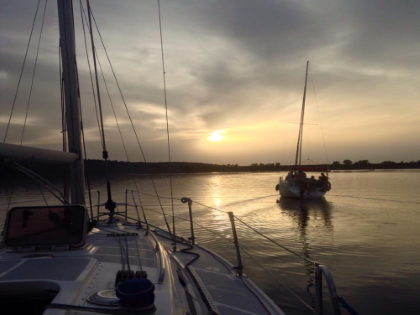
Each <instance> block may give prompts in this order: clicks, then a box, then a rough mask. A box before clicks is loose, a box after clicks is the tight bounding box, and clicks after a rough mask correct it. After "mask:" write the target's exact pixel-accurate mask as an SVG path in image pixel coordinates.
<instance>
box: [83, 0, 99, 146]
mask: <svg viewBox="0 0 420 315" xmlns="http://www.w3.org/2000/svg"><path fill="white" fill-rule="evenodd" d="M79 5H80V18H81V20H82V28H83V38H84V43H85V53H86V60H87V64H88V68H89V76H90V84H91V87H92V94H93V102H94V107H95V114H96V122H97V124H98V129H99V138H100V139H101V145H102V147H103V140H102V137H101V136H100V135H101V134H102V130H101V124H100V122H99V114H98V104H97V102H96V93H95V87H94V85H93V77H92V68H91V66H90V59H89V53H88V48H87V46H88V45H87V39H86V31H85V21H84V19H83V14H84V16H85V19H86V20H87V18H86V13H85V11H84V9H83V4H82V0H79ZM82 12H83V14H82ZM86 23H87V22H86ZM88 27H89V25H88ZM98 61H99V60H98Z"/></svg>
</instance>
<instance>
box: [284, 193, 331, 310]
mask: <svg viewBox="0 0 420 315" xmlns="http://www.w3.org/2000/svg"><path fill="white" fill-rule="evenodd" d="M279 206H280V208H281V210H282V211H283V212H284V213H285V214H286V215H287V216H290V217H291V218H292V220H293V222H294V225H295V226H296V229H297V231H298V233H299V239H300V242H301V243H302V251H301V254H302V256H303V257H305V258H307V259H309V260H312V257H311V256H310V252H311V250H312V249H313V247H312V246H311V243H312V242H311V241H310V240H311V239H312V238H310V237H308V230H309V231H311V227H310V225H311V222H312V224H314V222H315V221H316V223H315V224H316V226H317V228H316V230H317V231H318V229H319V228H321V229H323V230H324V231H327V233H332V232H333V228H334V227H333V224H332V219H331V211H332V209H333V206H332V204H331V203H330V202H328V201H327V200H326V199H325V198H319V199H317V200H301V199H291V198H280V200H279ZM318 222H323V224H319V223H318ZM312 245H313V244H312ZM304 268H305V275H306V277H307V279H306V280H307V287H306V291H307V293H308V295H309V299H310V300H311V301H312V303H313V304H315V299H316V297H315V296H314V294H313V293H312V292H313V288H314V286H315V283H316V280H315V274H316V267H315V266H314V265H313V264H311V263H310V262H308V261H305V263H304Z"/></svg>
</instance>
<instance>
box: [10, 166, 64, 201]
mask: <svg viewBox="0 0 420 315" xmlns="http://www.w3.org/2000/svg"><path fill="white" fill-rule="evenodd" d="M13 166H14V167H15V169H17V170H18V171H20V172H22V173H24V174H25V175H27V176H29V177H30V178H32V179H34V180H36V181H37V182H40V183H42V184H43V185H44V186H45V187H46V188H47V190H49V191H50V192H51V193H52V194H53V195H54V196H55V197H56V198H57V199H58V200H60V202H62V203H67V204H68V203H69V202H68V201H67V199H66V198H65V196H64V195H63V193H62V192H61V190H60V189H59V188H58V187H56V186H55V185H54V184H52V183H51V182H49V181H48V180H46V179H45V178H43V177H42V176H40V175H38V174H37V173H35V172H33V171H31V170H30V169H28V168H26V167H24V166H22V165H20V164H18V163H17V162H13ZM48 185H49V186H50V187H51V188H53V189H55V190H56V192H58V194H59V195H60V196H57V195H56V194H55V193H54V192H53V191H52V189H50V188H48Z"/></svg>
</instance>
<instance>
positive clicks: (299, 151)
mask: <svg viewBox="0 0 420 315" xmlns="http://www.w3.org/2000/svg"><path fill="white" fill-rule="evenodd" d="M308 68H309V60H308V61H307V62H306V75H305V88H304V90H303V101H302V111H301V114H300V128H299V137H298V141H297V147H296V159H295V166H298V165H301V163H302V140H303V121H304V118H305V100H306V85H307V83H308ZM298 162H299V164H298Z"/></svg>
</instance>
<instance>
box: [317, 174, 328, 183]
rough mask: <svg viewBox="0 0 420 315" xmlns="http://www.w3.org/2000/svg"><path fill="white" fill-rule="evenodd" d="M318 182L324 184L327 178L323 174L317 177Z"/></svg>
mask: <svg viewBox="0 0 420 315" xmlns="http://www.w3.org/2000/svg"><path fill="white" fill-rule="evenodd" d="M319 181H320V182H321V183H326V182H328V177H327V176H325V174H324V173H321V176H319Z"/></svg>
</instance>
